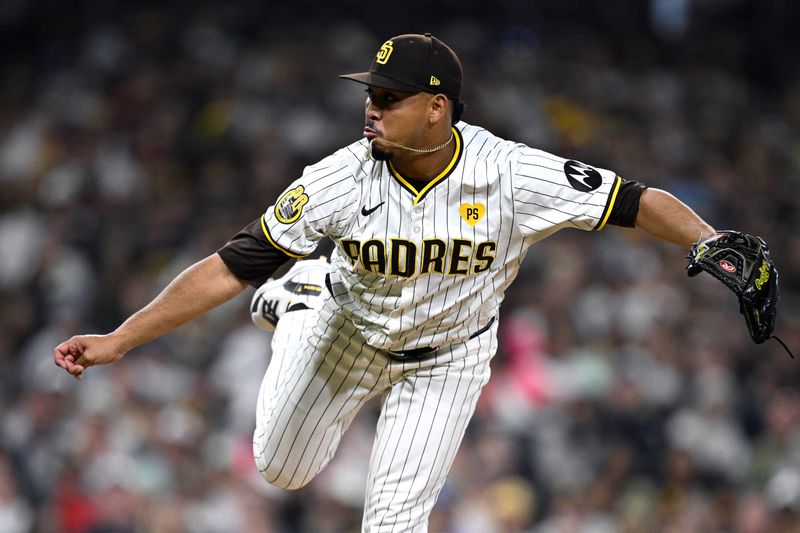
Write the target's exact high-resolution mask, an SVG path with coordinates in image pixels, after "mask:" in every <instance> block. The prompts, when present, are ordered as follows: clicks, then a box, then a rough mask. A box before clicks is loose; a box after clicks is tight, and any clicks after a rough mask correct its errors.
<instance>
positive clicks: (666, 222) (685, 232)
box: [636, 188, 716, 250]
mask: <svg viewBox="0 0 800 533" xmlns="http://www.w3.org/2000/svg"><path fill="white" fill-rule="evenodd" d="M636 227H637V228H638V229H641V230H642V231H644V232H645V233H649V234H650V235H652V236H654V237H658V238H659V239H663V240H665V241H668V242H671V243H673V244H677V245H678V246H681V247H683V248H684V249H686V250H688V249H689V248H691V247H692V244H694V243H696V242H697V241H699V240H700V239H701V238H703V237H708V236H709V235H713V234H714V233H716V231H715V230H714V228H712V227H711V226H709V225H708V223H706V222H705V221H704V220H703V219H702V218H700V217H699V216H698V215H697V213H695V212H694V211H692V210H691V208H689V206H687V205H686V204H684V203H683V202H681V201H680V200H678V199H677V198H675V197H674V196H672V195H671V194H670V193H668V192H666V191H662V190H660V189H652V188H648V189H645V190H644V192H643V193H642V197H641V199H640V200H639V213H638V214H637V216H636Z"/></svg>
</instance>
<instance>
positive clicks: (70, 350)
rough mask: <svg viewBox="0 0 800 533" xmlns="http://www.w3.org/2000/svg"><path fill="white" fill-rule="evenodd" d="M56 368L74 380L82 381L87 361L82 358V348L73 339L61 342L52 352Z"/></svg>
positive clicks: (76, 340)
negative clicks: (62, 370) (61, 369)
mask: <svg viewBox="0 0 800 533" xmlns="http://www.w3.org/2000/svg"><path fill="white" fill-rule="evenodd" d="M53 359H54V361H55V364H56V366H58V367H60V368H63V369H64V370H66V371H67V372H68V373H69V374H71V375H72V376H74V377H75V378H76V379H83V372H84V371H85V370H86V367H87V366H88V365H87V361H86V358H85V357H84V356H83V346H82V344H80V343H79V342H78V339H76V338H75V337H73V338H71V339H69V340H68V341H65V342H62V343H61V344H59V345H58V346H56V348H55V350H54V351H53Z"/></svg>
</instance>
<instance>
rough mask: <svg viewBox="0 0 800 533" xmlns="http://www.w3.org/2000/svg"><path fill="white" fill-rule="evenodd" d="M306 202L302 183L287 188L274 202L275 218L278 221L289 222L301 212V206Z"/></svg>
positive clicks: (306, 197)
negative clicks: (292, 187)
mask: <svg viewBox="0 0 800 533" xmlns="http://www.w3.org/2000/svg"><path fill="white" fill-rule="evenodd" d="M307 203H308V195H307V194H306V193H305V189H304V188H303V186H302V185H298V186H297V187H295V188H294V189H289V190H288V191H286V192H285V193H284V194H283V196H281V197H280V199H279V200H278V201H277V202H276V203H275V218H277V219H278V222H282V223H284V224H291V223H292V222H294V221H295V220H297V219H298V218H300V215H302V214H303V206H304V205H306V204H307Z"/></svg>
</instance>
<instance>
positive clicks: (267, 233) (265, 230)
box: [261, 215, 305, 259]
mask: <svg viewBox="0 0 800 533" xmlns="http://www.w3.org/2000/svg"><path fill="white" fill-rule="evenodd" d="M261 231H263V232H264V236H265V237H266V238H267V240H268V241H269V243H270V244H271V245H272V246H273V247H275V248H276V249H277V250H280V251H281V252H283V253H285V254H286V255H288V256H289V257H292V258H294V259H301V258H303V257H305V255H301V254H296V253H294V252H291V251H289V250H287V249H286V248H284V247H283V246H281V245H279V244H278V243H277V242H275V240H274V239H273V238H272V236H271V235H270V234H269V230H268V229H267V225H266V223H264V216H263V215H262V217H261Z"/></svg>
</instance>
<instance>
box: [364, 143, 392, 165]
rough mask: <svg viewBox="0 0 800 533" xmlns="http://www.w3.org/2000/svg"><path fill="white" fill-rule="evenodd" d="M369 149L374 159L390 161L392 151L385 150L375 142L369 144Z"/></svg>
mask: <svg viewBox="0 0 800 533" xmlns="http://www.w3.org/2000/svg"><path fill="white" fill-rule="evenodd" d="M370 149H371V150H372V159H374V160H375V161H391V160H392V157H394V154H393V153H391V152H387V151H386V150H384V149H383V148H381V147H380V146H378V145H377V144H376V143H375V142H372V143H371V144H370Z"/></svg>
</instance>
